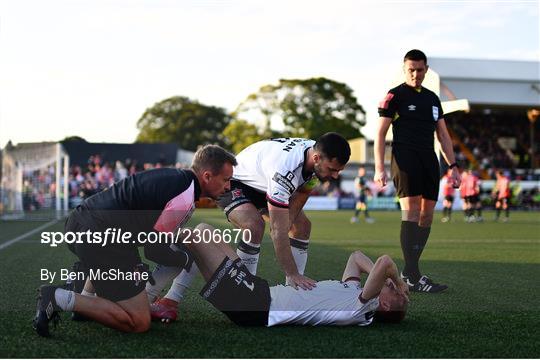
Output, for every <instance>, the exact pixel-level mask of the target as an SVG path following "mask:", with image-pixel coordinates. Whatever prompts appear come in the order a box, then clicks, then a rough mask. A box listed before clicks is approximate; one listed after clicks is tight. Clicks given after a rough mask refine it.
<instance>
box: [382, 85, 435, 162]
mask: <svg viewBox="0 0 540 360" xmlns="http://www.w3.org/2000/svg"><path fill="white" fill-rule="evenodd" d="M379 115H380V116H381V117H388V118H391V119H393V120H392V134H393V137H394V139H393V141H392V145H394V144H397V145H405V146H407V147H411V148H414V149H418V150H432V151H433V141H434V140H433V133H434V131H435V127H436V125H437V121H438V120H439V119H441V118H443V115H444V114H443V110H442V106H441V101H440V99H439V97H438V96H437V95H436V94H435V93H434V92H433V91H431V90H428V89H426V88H425V87H423V86H422V87H421V88H420V89H419V90H417V89H415V88H413V87H411V86H409V85H407V84H405V83H403V84H401V85H399V86H396V87H395V88H393V89H391V90H390V91H389V92H388V94H387V95H386V97H385V98H384V99H383V101H381V103H380V104H379Z"/></svg>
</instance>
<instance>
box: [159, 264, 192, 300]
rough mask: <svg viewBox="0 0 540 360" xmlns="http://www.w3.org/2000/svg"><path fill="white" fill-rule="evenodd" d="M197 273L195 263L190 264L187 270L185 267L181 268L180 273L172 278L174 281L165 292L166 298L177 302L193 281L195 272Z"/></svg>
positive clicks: (181, 298) (182, 297)
mask: <svg viewBox="0 0 540 360" xmlns="http://www.w3.org/2000/svg"><path fill="white" fill-rule="evenodd" d="M198 273H199V268H198V267H197V265H196V264H195V263H193V264H192V265H191V269H190V270H189V271H186V270H185V269H184V270H182V272H181V273H180V275H178V276H177V277H175V278H174V281H173V283H172V285H171V288H170V289H169V291H168V292H167V295H165V297H166V298H167V299H171V300H174V301H176V302H177V303H179V302H180V301H182V300H183V299H184V295H185V293H186V291H187V289H189V287H190V286H191V283H192V282H193V279H194V278H195V276H197V274H198Z"/></svg>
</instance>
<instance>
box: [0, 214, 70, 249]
mask: <svg viewBox="0 0 540 360" xmlns="http://www.w3.org/2000/svg"><path fill="white" fill-rule="evenodd" d="M58 221H59V220H53V221H49V222H48V223H46V224H43V225H41V226H40V227H37V228H35V229H34V230H30V231H29V232H27V233H24V234H22V235H20V236H17V237H16V238H15V239H11V240H8V241H6V242H5V243H2V244H0V250H3V249H5V248H7V247H8V246H10V245H13V244H15V243H16V242H17V241H21V240H22V239H26V238H27V237H29V236H30V235H34V234H35V233H37V232H38V231H41V230H43V229H45V228H48V227H49V226H52V225H54V224H56V223H57V222H58Z"/></svg>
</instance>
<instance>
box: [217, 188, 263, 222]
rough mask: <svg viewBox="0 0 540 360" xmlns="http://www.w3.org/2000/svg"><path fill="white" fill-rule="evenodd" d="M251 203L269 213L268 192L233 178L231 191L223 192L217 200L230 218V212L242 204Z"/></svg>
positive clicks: (261, 210)
mask: <svg viewBox="0 0 540 360" xmlns="http://www.w3.org/2000/svg"><path fill="white" fill-rule="evenodd" d="M246 203H251V204H253V205H254V206H255V207H256V208H257V210H259V212H260V213H261V214H264V213H268V202H267V201H266V193H263V192H260V191H258V190H255V189H254V188H252V187H251V186H248V185H246V184H243V183H241V182H239V181H236V180H231V191H228V192H226V193H225V194H223V195H222V196H221V197H220V198H219V200H218V201H217V204H218V206H219V207H220V208H221V209H222V210H223V211H224V212H225V216H227V219H229V214H230V212H231V211H233V210H234V209H235V208H237V207H238V206H240V205H242V204H246Z"/></svg>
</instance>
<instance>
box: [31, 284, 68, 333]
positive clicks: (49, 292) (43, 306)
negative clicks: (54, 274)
mask: <svg viewBox="0 0 540 360" xmlns="http://www.w3.org/2000/svg"><path fill="white" fill-rule="evenodd" d="M56 289H58V286H53V285H42V286H41V287H40V288H39V289H38V294H39V295H38V298H37V308H36V316H35V317H34V320H33V321H32V327H33V328H34V330H36V332H37V333H38V334H39V335H41V336H44V337H49V336H51V334H50V332H49V323H50V322H51V321H52V322H53V325H54V326H55V327H56V325H57V324H58V321H60V315H59V314H58V312H60V311H62V310H61V309H60V308H59V307H58V305H57V304H56V300H55V299H54V293H55V291H56Z"/></svg>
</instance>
